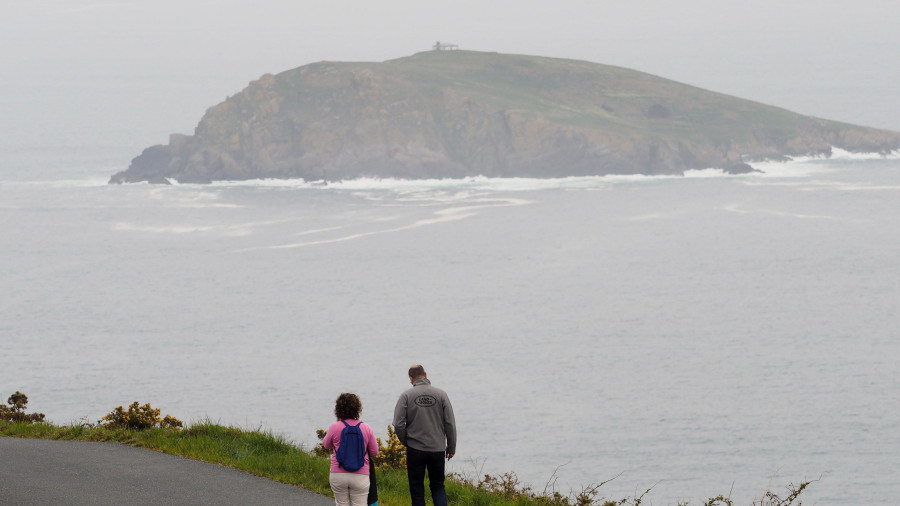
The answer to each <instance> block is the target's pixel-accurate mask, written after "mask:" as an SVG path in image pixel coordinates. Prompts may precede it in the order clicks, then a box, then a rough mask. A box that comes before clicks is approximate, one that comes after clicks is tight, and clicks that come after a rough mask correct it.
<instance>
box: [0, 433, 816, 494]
mask: <svg viewBox="0 0 900 506" xmlns="http://www.w3.org/2000/svg"><path fill="white" fill-rule="evenodd" d="M0 437H18V438H33V439H55V440H79V441H102V442H116V443H122V444H127V445H131V446H135V447H140V448H147V449H150V450H155V451H159V452H163V453H169V454H173V455H180V456H183V457H186V458H190V459H196V460H201V461H204V462H210V463H215V464H221V465H224V466H229V467H233V468H235V469H239V470H242V471H245V472H248V473H250V474H254V475H257V476H262V477H266V478H270V479H272V480H275V481H279V482H282V483H287V484H289V485H295V486H298V487H301V488H304V489H307V490H311V491H314V492H318V493H320V494H325V495H327V496H331V495H332V494H331V487H330V486H329V483H328V475H329V467H330V461H329V459H328V458H327V457H319V456H316V455H314V454H313V452H311V451H308V450H306V449H305V448H303V447H302V445H300V446H298V445H296V444H294V443H293V442H291V441H289V440H287V439H285V438H284V437H282V436H280V435H277V434H273V433H271V432H268V431H261V430H247V429H240V428H235V427H223V426H221V425H217V424H214V423H212V422H209V421H207V422H203V423H198V424H195V425H192V426H190V427H188V428H186V429H162V428H151V429H145V430H140V431H136V430H129V429H110V428H105V427H101V426H83V425H78V424H72V425H68V426H57V425H53V424H49V423H33V424H29V423H24V422H19V423H11V422H8V421H3V420H0ZM377 476H378V496H379V497H378V498H379V503H380V504H382V505H384V506H400V505H407V504H409V503H410V498H409V489H408V483H407V479H406V470H405V469H388V470H379V471H378V475H377ZM809 484H810V482H809V481H807V482H803V483H801V484H800V485H797V486H793V485H791V486H789V487H788V489H789V491H790V492H791V493H792V495H791V496H788V497H786V498H784V499H781V498H779V497H778V496H776V495H774V494H772V493H771V492H766V493H765V494H766V495H764V496H763V498H762V499H759V500H755V501H754V502H753V503H752V504H751V506H776V505H778V506H787V505H791V504H794V501H795V500H796V501H798V502H797V504H800V503H799V499H798V497H799V495H800V493H801V492H802V491H803V490H804V489H805V488H806V487H807V486H808V485H809ZM446 488H447V497H448V499H449V502H450V504H455V505H466V506H470V505H472V506H477V505H497V506H530V505H541V506H563V505H566V506H568V505H573V504H574V505H578V506H589V505H596V506H616V505H623V506H629V505H630V506H638V505H640V504H641V503H642V501H643V500H645V499H644V496H643V495H641V496H636V497H634V498H631V497H625V498H622V499H618V500H608V499H605V498H602V497H599V493H598V492H599V490H598V489H599V488H600V487H599V486H597V485H593V486H589V487H586V488H585V490H586V491H588V492H587V493H582V494H581V495H580V496H577V495H573V496H572V497H567V496H564V495H561V494H558V493H553V492H554V491H551V493H550V494H542V493H535V492H533V491H532V490H531V489H529V488H527V487H523V486H521V484H520V483H519V482H518V478H516V476H515V474H514V473H506V474H504V475H501V476H493V477H492V476H484V477H478V479H477V480H471V479H464V478H462V477H459V476H455V477H454V476H451V477H449V478H448V480H447V482H446ZM647 492H650V491H649V490H648V491H647ZM647 492H645V494H646V493H647ZM426 495H427V494H426ZM429 504H430V499H429ZM683 504H685V505H686V504H687V503H683ZM700 504H701V505H703V506H730V505H732V502H731V500H730V499H727V498H723V497H722V496H718V498H710V499H709V500H707V501H705V502H702V503H700ZM679 506H681V504H679Z"/></svg>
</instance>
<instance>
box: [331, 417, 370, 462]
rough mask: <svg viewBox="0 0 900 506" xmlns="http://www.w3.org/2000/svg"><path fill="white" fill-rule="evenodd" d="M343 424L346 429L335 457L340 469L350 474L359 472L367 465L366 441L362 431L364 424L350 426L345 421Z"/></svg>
mask: <svg viewBox="0 0 900 506" xmlns="http://www.w3.org/2000/svg"><path fill="white" fill-rule="evenodd" d="M341 422H343V424H344V428H343V429H342V430H341V444H340V446H338V449H337V454H336V455H335V457H336V458H337V462H338V467H340V468H341V469H343V470H345V471H350V472H354V471H359V470H360V469H362V466H364V465H365V464H366V457H365V455H366V441H365V439H364V438H363V433H362V430H360V425H362V422H359V423H358V424H356V425H350V424H349V423H347V422H344V421H343V420H341Z"/></svg>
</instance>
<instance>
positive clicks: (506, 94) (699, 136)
mask: <svg viewBox="0 0 900 506" xmlns="http://www.w3.org/2000/svg"><path fill="white" fill-rule="evenodd" d="M832 146H835V147H839V148H841V149H845V150H848V151H852V152H882V153H886V152H890V151H893V150H897V149H900V133H897V132H889V131H883V130H876V129H872V128H866V127H859V126H854V125H849V124H845V123H839V122H833V121H827V120H823V119H818V118H812V117H809V116H803V115H799V114H795V113H792V112H789V111H787V110H784V109H780V108H777V107H771V106H767V105H763V104H760V103H756V102H751V101H747V100H742V99H739V98H735V97H731V96H727V95H723V94H719V93H714V92H710V91H706V90H702V89H700V88H696V87H693V86H688V85H685V84H681V83H678V82H675V81H670V80H667V79H663V78H660V77H657V76H653V75H650V74H645V73H642V72H637V71H634V70H629V69H625V68H620V67H613V66H608V65H601V64H597V63H590V62H585V61H575V60H565V59H557V58H544V57H535V56H522V55H505V54H497V53H483V52H475V51H429V52H424V53H419V54H415V55H413V56H409V57H406V58H400V59H396V60H390V61H386V62H381V63H337V62H320V63H314V64H310V65H305V66H303V67H299V68H296V69H293V70H288V71H285V72H282V73H280V74H278V75H271V74H266V75H264V76H262V77H261V78H260V79H259V80H257V81H254V82H252V83H250V85H249V86H248V87H247V88H245V89H244V90H243V91H241V92H240V93H238V94H236V95H234V96H232V97H230V98H228V99H227V100H226V101H224V102H222V103H220V104H218V105H216V106H214V107H212V108H210V109H209V110H208V111H207V113H206V115H205V116H204V117H203V119H202V120H201V121H200V123H199V125H198V126H197V128H196V131H195V132H194V135H190V136H189V135H178V134H173V135H172V137H171V139H170V142H169V144H168V145H165V146H153V147H151V148H148V149H147V150H145V151H144V153H142V154H141V155H140V156H138V157H137V158H135V159H134V160H133V162H132V164H131V166H130V167H129V168H128V170H126V171H123V172H120V173H118V174H116V175H114V176H113V177H112V179H111V182H114V183H121V182H133V181H147V180H149V181H154V182H165V180H166V178H173V179H176V180H178V181H181V182H209V181H213V180H221V179H233V180H241V179H252V178H264V177H265V178H304V179H307V180H319V179H325V180H337V179H345V178H354V177H360V176H373V177H401V178H442V177H465V176H472V175H486V176H494V177H515V176H528V177H559V176H573V175H603V174H635V173H641V174H681V173H683V171H685V170H687V169H702V168H722V169H725V170H728V171H732V172H744V171H749V170H752V167H751V166H750V164H752V162H753V161H755V160H761V159H780V158H784V157H791V156H798V155H809V154H817V155H826V156H827V155H828V154H830V150H831V148H832Z"/></svg>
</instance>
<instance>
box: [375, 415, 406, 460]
mask: <svg viewBox="0 0 900 506" xmlns="http://www.w3.org/2000/svg"><path fill="white" fill-rule="evenodd" d="M387 433H388V440H387V445H385V444H384V443H383V442H382V441H381V438H380V437H378V438H375V440H376V441H378V455H376V456H375V468H376V469H381V470H384V469H406V447H405V446H403V444H402V443H400V438H398V437H397V433H396V432H394V427H393V426H392V425H388V426H387Z"/></svg>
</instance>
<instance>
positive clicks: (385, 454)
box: [313, 425, 406, 470]
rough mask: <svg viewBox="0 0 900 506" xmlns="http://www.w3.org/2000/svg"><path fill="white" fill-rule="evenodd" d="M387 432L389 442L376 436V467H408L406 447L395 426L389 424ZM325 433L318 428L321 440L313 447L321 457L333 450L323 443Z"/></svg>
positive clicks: (380, 468) (317, 435) (384, 468)
mask: <svg viewBox="0 0 900 506" xmlns="http://www.w3.org/2000/svg"><path fill="white" fill-rule="evenodd" d="M387 433H388V439H387V444H385V443H384V441H382V439H381V438H380V437H376V438H375V441H377V442H378V455H376V456H375V458H374V459H373V460H374V462H375V469H379V470H386V469H406V447H405V446H403V445H402V444H401V443H400V439H399V438H398V437H397V433H396V432H394V427H393V426H391V425H388V427H387ZM325 434H328V431H327V430H325V429H317V430H316V437H318V438H319V441H320V442H319V444H317V445H316V447H315V448H313V454H314V455H317V456H319V457H326V456H328V455H331V453H332V450H329V449H327V448H325V447H324V446H323V445H322V443H321V441H322V440H323V439H325Z"/></svg>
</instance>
